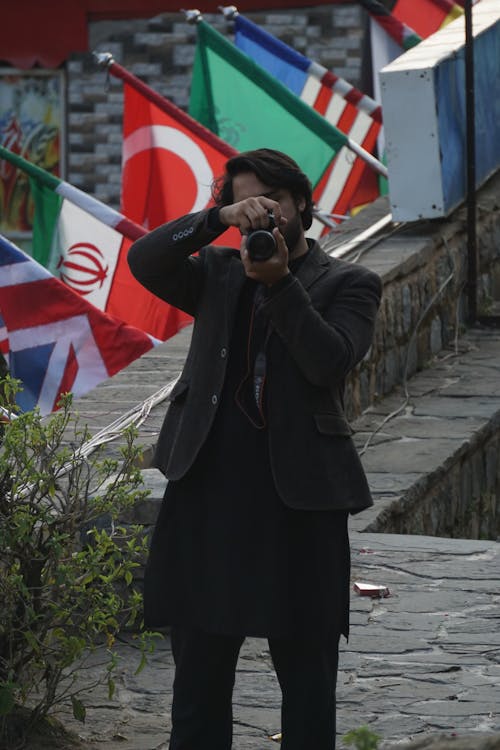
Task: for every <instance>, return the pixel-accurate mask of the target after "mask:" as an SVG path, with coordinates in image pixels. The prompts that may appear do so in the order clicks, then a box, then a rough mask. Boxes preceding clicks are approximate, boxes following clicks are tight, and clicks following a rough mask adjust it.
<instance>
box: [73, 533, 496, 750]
mask: <svg viewBox="0 0 500 750" xmlns="http://www.w3.org/2000/svg"><path fill="white" fill-rule="evenodd" d="M351 541H352V550H353V575H352V581H353V582H354V581H355V580H361V581H366V582H369V583H376V584H383V585H385V586H388V587H389V590H390V596H389V597H387V598H383V599H370V598H367V597H359V596H357V595H356V594H354V593H353V594H352V602H351V604H352V607H351V609H352V617H351V634H350V638H349V642H348V643H346V642H345V641H343V642H342V644H341V657H340V671H339V682H338V733H339V739H340V738H341V737H342V736H343V735H344V734H345V733H346V732H347V731H349V730H350V729H353V728H356V727H358V726H360V725H361V724H369V725H370V728H371V729H372V730H373V731H376V732H377V733H379V734H380V735H381V736H382V738H383V741H384V743H386V744H391V743H399V742H403V741H406V740H409V739H412V738H417V737H422V736H425V735H427V734H430V733H435V732H444V733H446V734H451V733H457V734H458V735H464V734H468V733H474V732H478V733H479V732H482V733H484V732H486V733H490V732H491V733H493V732H498V731H500V628H499V624H500V545H499V544H498V543H496V542H491V541H475V540H455V539H436V538H433V537H423V536H400V535H392V534H391V535H389V534H388V535H382V534H366V533H365V534H360V533H357V532H355V531H353V532H351ZM120 651H121V654H122V656H123V660H122V664H121V666H120V667H119V668H118V673H117V676H116V683H117V689H116V694H115V697H114V698H113V700H112V701H108V700H107V698H106V691H105V690H104V689H94V690H93V691H91V693H90V694H89V695H88V696H87V697H86V699H85V702H86V704H87V711H88V720H87V724H86V725H83V726H82V725H77V724H76V723H75V722H74V721H73V720H72V719H71V718H70V717H69V710H67V711H65V716H64V718H65V720H67V721H68V722H69V723H70V724H71V725H72V727H73V728H74V729H76V730H77V731H78V732H79V734H80V736H81V737H82V738H84V739H86V740H87V741H88V742H89V747H92V748H95V749H96V750H97V749H98V748H102V750H166V748H167V741H168V735H169V727H170V717H169V710H170V701H171V695H172V693H171V687H172V678H173V663H172V657H171V654H170V650H169V642H168V634H167V635H166V637H165V639H164V640H163V641H161V642H159V644H158V647H157V649H156V652H155V653H154V654H153V655H152V656H151V658H150V663H149V665H148V666H147V667H146V668H145V669H144V670H143V671H142V672H141V673H140V674H139V675H136V676H134V675H133V669H134V667H135V665H136V664H137V663H138V654H137V650H136V649H134V647H133V645H132V642H131V640H130V639H125V642H124V643H123V644H122V645H121V646H120ZM92 674H93V671H92V670H91V672H90V676H92ZM234 717H235V718H234V720H235V739H234V748H235V750H266V748H269V750H272V748H274V747H276V748H277V747H278V745H276V744H275V743H273V742H272V741H271V740H270V739H269V735H271V734H273V733H275V732H278V731H279V729H280V691H279V686H278V683H277V680H276V677H275V675H274V671H273V669H272V664H271V659H270V656H269V651H268V649H267V642H266V641H265V640H263V639H256V638H250V639H247V640H246V642H245V644H244V646H243V649H242V651H241V654H240V659H239V662H238V673H237V681H236V687H235V695H234ZM339 744H341V743H340V742H339Z"/></svg>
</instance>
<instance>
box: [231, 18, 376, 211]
mask: <svg viewBox="0 0 500 750" xmlns="http://www.w3.org/2000/svg"><path fill="white" fill-rule="evenodd" d="M234 22H235V44H236V46H237V47H238V48H239V49H241V50H242V52H245V54H247V55H248V56H249V57H251V58H252V60H254V61H255V62H256V63H258V64H259V65H261V66H262V67H263V68H265V70H267V72H268V73H270V74H271V75H272V76H274V77H275V78H277V79H278V80H279V81H281V83H283V84H284V85H285V86H287V87H288V88H289V89H290V90H291V91H293V93H294V94H296V95H297V96H299V97H300V98H301V99H302V101H304V102H306V103H307V104H309V105H310V106H311V107H313V108H314V109H315V110H316V111H317V112H319V114H321V115H322V116H323V117H325V118H326V119H327V120H328V122H330V123H331V124H332V125H334V126H335V127H337V128H338V129H339V130H341V131H342V132H343V133H345V134H346V135H348V136H349V137H350V138H352V140H353V141H355V142H356V143H359V144H360V145H361V146H363V148H364V149H366V150H367V151H369V152H372V151H373V149H374V147H375V143H376V139H377V135H378V133H379V131H380V127H381V120H382V111H381V107H380V106H379V105H377V103H376V102H375V101H374V100H373V99H371V97H367V96H364V95H363V94H362V93H361V92H360V91H358V90H357V89H355V88H354V87H353V86H350V84H348V83H347V81H344V80H343V79H339V78H338V76H335V75H334V74H333V73H331V72H330V71H328V70H326V68H324V67H323V66H321V65H319V64H318V63H315V62H313V61H312V60H309V59H308V58H307V57H305V56H304V55H302V54H300V53H299V52H297V51H296V50H294V49H292V48H291V47H289V46H288V45H286V44H285V43H284V42H282V41H281V40H279V39H277V38H276V37H274V36H272V35H271V34H269V33H268V32H267V31H264V29H262V28H260V27H259V26H257V25H256V24H254V23H253V22H252V21H249V20H248V19H247V18H245V17H244V16H242V15H239V14H238V15H236V17H235V18H234ZM338 88H340V90H341V92H342V93H338V92H337V89H338ZM367 171H371V170H370V168H369V167H368V168H367ZM364 173H365V163H364V162H363V160H362V159H361V158H360V157H359V156H355V155H354V154H353V153H352V151H350V150H349V149H348V148H347V147H346V146H343V147H342V148H341V149H340V151H339V153H338V154H337V156H336V157H335V160H334V161H333V162H332V163H331V165H330V167H329V168H328V172H327V174H328V177H327V178H323V180H322V181H321V183H320V184H319V185H318V186H317V188H316V190H315V195H314V198H315V202H316V204H317V205H318V206H319V207H320V208H321V209H322V210H323V211H326V212H328V213H331V214H340V215H343V214H346V213H348V212H349V211H350V210H352V209H353V208H355V207H356V206H358V205H360V203H367V202H370V201H371V200H374V199H375V198H376V197H377V196H378V194H379V192H378V188H377V181H376V180H374V181H373V182H372V183H371V184H372V185H373V187H374V190H373V193H372V194H371V195H368V194H367V192H366V189H364V192H363V197H362V198H360V199H359V200H357V198H356V192H357V189H358V187H359V185H360V181H361V176H362V175H363V174H364Z"/></svg>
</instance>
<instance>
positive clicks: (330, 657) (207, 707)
mask: <svg viewBox="0 0 500 750" xmlns="http://www.w3.org/2000/svg"><path fill="white" fill-rule="evenodd" d="M171 638H172V652H173V655H174V660H175V665H176V671H175V680H174V698H173V704H172V734H171V737H170V745H169V750H230V748H231V742H232V734H233V728H232V723H233V715H232V694H233V686H234V679H235V671H236V662H237V660H238V654H239V651H240V648H241V645H242V643H243V641H244V638H242V637H240V636H224V635H215V634H211V633H204V632H202V631H199V630H195V629H187V628H186V629H185V628H172V634H171ZM268 642H269V649H270V652H271V657H272V660H273V664H274V668H275V669H276V674H277V677H278V681H279V684H280V687H281V692H282V707H281V731H282V733H283V741H282V743H281V750H311V748H314V750H333V748H334V747H335V686H336V682H337V665H338V638H332V639H331V640H330V641H329V642H328V644H326V645H325V643H324V642H321V640H320V639H318V638H315V637H314V636H310V637H309V638H305V637H297V638H269V639H268ZM276 731H278V728H276Z"/></svg>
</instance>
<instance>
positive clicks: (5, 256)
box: [0, 234, 28, 266]
mask: <svg viewBox="0 0 500 750" xmlns="http://www.w3.org/2000/svg"><path fill="white" fill-rule="evenodd" d="M27 260H28V258H27V257H26V255H24V253H22V252H21V251H20V250H19V249H18V248H17V247H16V246H15V245H13V244H12V242H10V241H9V240H8V239H7V237H4V236H3V234H0V266H10V265H11V264H12V263H25V262H26V261H27Z"/></svg>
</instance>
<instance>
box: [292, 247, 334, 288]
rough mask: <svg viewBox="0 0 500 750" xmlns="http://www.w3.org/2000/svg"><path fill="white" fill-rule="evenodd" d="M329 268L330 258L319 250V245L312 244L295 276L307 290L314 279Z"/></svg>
mask: <svg viewBox="0 0 500 750" xmlns="http://www.w3.org/2000/svg"><path fill="white" fill-rule="evenodd" d="M309 241H310V240H309ZM329 267H330V258H329V257H328V255H326V253H325V252H324V251H323V250H322V249H321V247H320V245H319V243H318V242H314V243H313V245H312V246H311V248H310V250H309V253H308V255H307V257H306V259H305V260H304V262H303V263H302V264H301V265H300V267H299V269H298V270H297V273H296V276H297V278H298V279H299V281H300V283H301V284H302V286H303V287H304V289H308V288H309V287H310V286H311V285H312V284H314V282H315V281H316V279H319V277H320V276H323V274H324V273H326V272H327V271H328V269H329Z"/></svg>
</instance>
